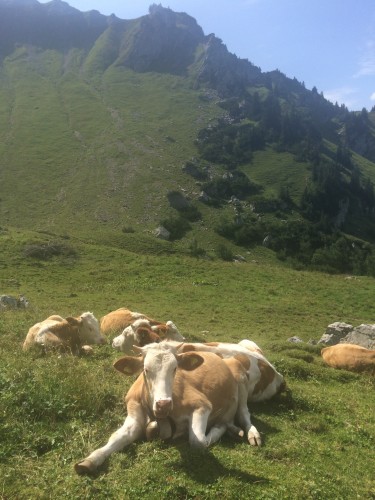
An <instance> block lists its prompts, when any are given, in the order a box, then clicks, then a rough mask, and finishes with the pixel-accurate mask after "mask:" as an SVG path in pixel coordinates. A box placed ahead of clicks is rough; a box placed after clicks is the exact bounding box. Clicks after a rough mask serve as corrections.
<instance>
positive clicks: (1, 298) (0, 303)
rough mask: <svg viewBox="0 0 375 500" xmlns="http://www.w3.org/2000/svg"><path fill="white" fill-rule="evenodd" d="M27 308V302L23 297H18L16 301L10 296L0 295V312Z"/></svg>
mask: <svg viewBox="0 0 375 500" xmlns="http://www.w3.org/2000/svg"><path fill="white" fill-rule="evenodd" d="M27 307H29V301H28V300H27V298H26V297H25V296H24V295H20V296H19V297H18V299H17V298H16V297H13V296H12V295H0V310H1V309H26V308H27Z"/></svg>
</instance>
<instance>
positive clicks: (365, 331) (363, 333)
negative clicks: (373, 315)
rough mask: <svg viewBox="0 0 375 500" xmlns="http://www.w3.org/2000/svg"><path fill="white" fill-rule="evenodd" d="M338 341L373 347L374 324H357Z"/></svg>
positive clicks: (374, 344) (374, 343)
mask: <svg viewBox="0 0 375 500" xmlns="http://www.w3.org/2000/svg"><path fill="white" fill-rule="evenodd" d="M340 343H341V344H342V343H345V344H355V345H360V346H362V347H366V349H375V325H359V326H356V327H355V328H354V330H353V331H352V332H349V333H348V334H347V335H346V336H345V337H344V338H343V339H341V340H340Z"/></svg>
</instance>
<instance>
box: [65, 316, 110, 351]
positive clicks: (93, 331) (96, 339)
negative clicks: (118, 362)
mask: <svg viewBox="0 0 375 500" xmlns="http://www.w3.org/2000/svg"><path fill="white" fill-rule="evenodd" d="M66 320H67V321H68V322H69V323H71V324H73V323H76V325H77V326H78V332H79V339H80V342H81V343H82V344H105V343H106V340H105V338H104V337H103V336H102V335H101V333H100V329H99V322H98V320H97V319H96V318H95V316H94V315H93V314H92V313H91V312H85V313H83V314H81V316H79V317H78V318H66Z"/></svg>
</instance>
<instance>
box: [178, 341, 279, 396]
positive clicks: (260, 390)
mask: <svg viewBox="0 0 375 500" xmlns="http://www.w3.org/2000/svg"><path fill="white" fill-rule="evenodd" d="M190 351H199V352H213V353H216V354H219V355H220V356H222V357H223V358H229V357H231V356H237V355H245V356H246V357H247V358H248V360H249V368H248V369H247V374H248V377H249V384H248V401H249V402H259V401H266V400H268V399H271V398H272V397H273V396H275V395H276V394H279V393H280V392H283V391H284V390H285V389H286V384H285V380H284V377H283V376H282V375H281V373H279V372H278V371H277V370H276V368H275V367H274V366H273V365H272V364H271V363H270V362H269V361H268V360H267V358H266V357H265V356H264V354H263V353H262V350H261V349H260V347H259V346H257V344H255V342H252V341H251V340H242V341H241V342H240V343H239V344H230V343H227V342H207V343H204V344H200V343H185V344H182V345H180V347H179V348H178V352H180V353H182V352H190Z"/></svg>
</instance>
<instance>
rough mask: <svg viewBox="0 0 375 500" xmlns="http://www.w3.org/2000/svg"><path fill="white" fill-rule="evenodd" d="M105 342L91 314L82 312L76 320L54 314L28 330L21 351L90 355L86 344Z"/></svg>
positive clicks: (90, 350) (97, 323)
mask: <svg viewBox="0 0 375 500" xmlns="http://www.w3.org/2000/svg"><path fill="white" fill-rule="evenodd" d="M105 342H106V340H105V338H104V337H103V336H102V335H101V334H100V331H99V322H98V320H97V319H96V318H95V316H94V315H93V314H92V313H91V312H84V313H83V314H81V315H80V316H78V317H77V318H73V317H68V318H63V317H62V316H59V315H56V314H55V315H53V316H49V317H48V318H47V319H45V320H43V321H41V322H40V323H36V324H35V325H33V326H32V327H31V328H30V329H29V331H28V333H27V335H26V339H25V341H24V343H23V350H24V351H28V350H30V349H32V348H37V349H40V350H42V351H44V352H46V351H50V350H58V351H61V352H71V353H72V354H74V355H78V354H84V353H87V354H90V353H91V352H92V349H91V348H90V347H89V345H88V344H104V343H105Z"/></svg>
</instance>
